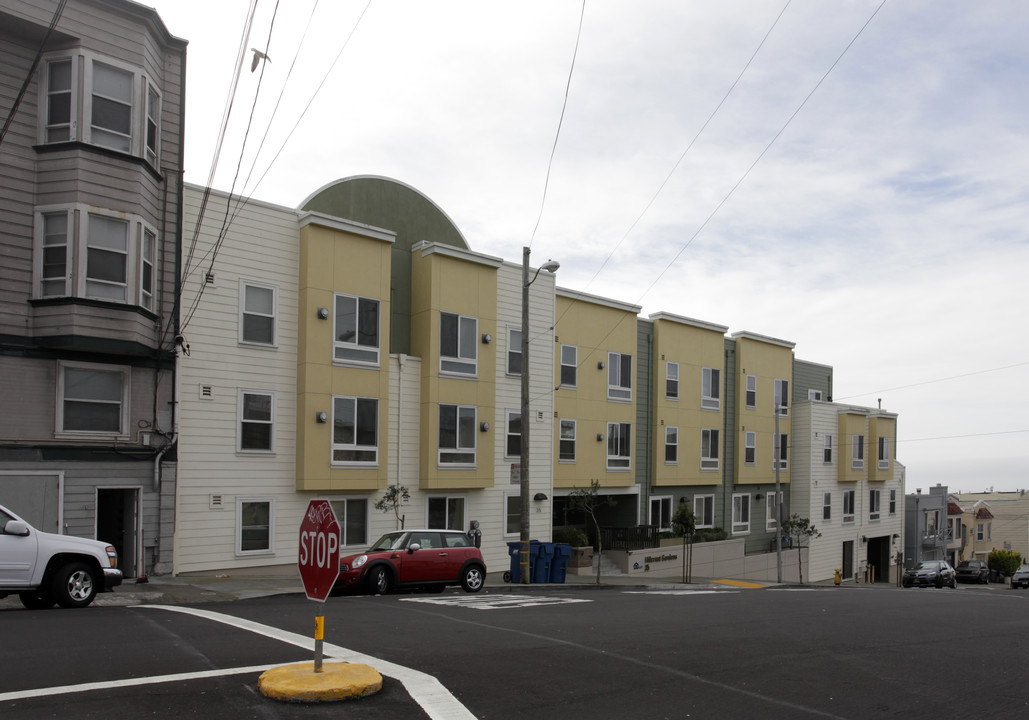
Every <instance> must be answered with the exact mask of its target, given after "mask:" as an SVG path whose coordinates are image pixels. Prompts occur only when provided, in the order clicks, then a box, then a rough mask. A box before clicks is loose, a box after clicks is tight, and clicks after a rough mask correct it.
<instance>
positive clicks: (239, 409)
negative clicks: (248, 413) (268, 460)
mask: <svg viewBox="0 0 1029 720" xmlns="http://www.w3.org/2000/svg"><path fill="white" fill-rule="evenodd" d="M247 395H264V396H266V397H268V398H269V399H270V401H271V402H270V406H271V411H270V417H269V419H268V420H256V419H253V418H250V419H247V418H244V417H243V414H244V412H245V408H246V396H247ZM275 405H276V403H275V392H274V391H272V390H259V389H256V388H240V389H239V393H238V397H237V400H236V452H237V453H240V454H242V455H272V454H274V453H275ZM244 422H248V423H254V424H260V425H270V426H271V434H270V435H269V440H268V443H269V447H267V448H244V447H243V423H244Z"/></svg>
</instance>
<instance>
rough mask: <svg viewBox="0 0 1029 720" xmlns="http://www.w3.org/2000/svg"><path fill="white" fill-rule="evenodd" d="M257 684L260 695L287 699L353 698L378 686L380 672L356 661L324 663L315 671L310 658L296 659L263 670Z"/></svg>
mask: <svg viewBox="0 0 1029 720" xmlns="http://www.w3.org/2000/svg"><path fill="white" fill-rule="evenodd" d="M257 687H258V689H259V690H260V691H261V694H262V695H265V696H267V697H270V698H274V699H275V700H285V701H287V702H298V703H316V702H334V701H336V700H356V699H357V698H362V697H365V696H367V695H374V694H375V693H377V692H379V690H382V675H380V674H379V673H378V672H377V671H376V670H375V669H374V668H371V667H369V666H368V665H361V664H358V663H325V664H324V666H323V667H322V672H319V673H316V672H315V671H314V663H313V662H308V663H297V664H296V665H283V666H281V667H275V668H272V669H270V670H265V671H264V672H263V673H261V677H260V679H259V680H258V681H257Z"/></svg>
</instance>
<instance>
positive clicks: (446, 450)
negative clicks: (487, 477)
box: [436, 403, 479, 469]
mask: <svg viewBox="0 0 1029 720" xmlns="http://www.w3.org/2000/svg"><path fill="white" fill-rule="evenodd" d="M444 408H454V420H455V425H454V445H453V447H450V446H444V445H442V442H441V441H442V438H441V437H440V432H441V431H442V427H443V423H442V419H443V418H442V416H443V409H444ZM468 411H470V412H471V416H472V445H471V447H468V446H467V445H462V444H461V416H462V415H465V416H466V417H467V415H468ZM439 420H440V423H439V426H438V427H437V430H436V443H437V450H438V455H437V462H438V464H439V467H440V468H444V469H445V468H474V467H475V462H476V457H477V452H478V451H477V448H476V445H477V444H478V441H477V439H476V437H477V435H478V431H479V426H478V422H477V420H478V408H476V407H475V406H474V405H456V404H453V403H440V404H439ZM447 454H449V455H463V456H468V457H469V459H468V460H467V461H464V462H451V461H444V460H443V456H444V455H447Z"/></svg>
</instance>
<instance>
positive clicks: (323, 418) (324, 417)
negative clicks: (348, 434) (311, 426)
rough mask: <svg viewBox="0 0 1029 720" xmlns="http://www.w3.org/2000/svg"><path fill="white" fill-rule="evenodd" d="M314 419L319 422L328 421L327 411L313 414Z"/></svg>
mask: <svg viewBox="0 0 1029 720" xmlns="http://www.w3.org/2000/svg"><path fill="white" fill-rule="evenodd" d="M314 419H315V420H316V421H318V422H320V423H325V422H329V413H327V412H319V413H315V414H314Z"/></svg>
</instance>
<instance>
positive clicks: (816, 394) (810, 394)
mask: <svg viewBox="0 0 1029 720" xmlns="http://www.w3.org/2000/svg"><path fill="white" fill-rule="evenodd" d="M807 399H808V400H821V399H822V391H821V390H812V389H811V388H808V391H807Z"/></svg>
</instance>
